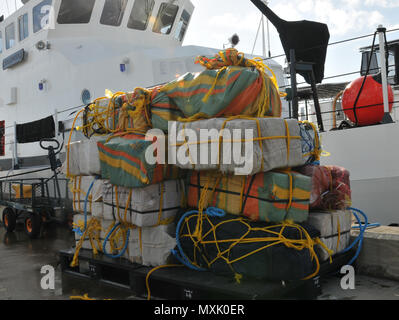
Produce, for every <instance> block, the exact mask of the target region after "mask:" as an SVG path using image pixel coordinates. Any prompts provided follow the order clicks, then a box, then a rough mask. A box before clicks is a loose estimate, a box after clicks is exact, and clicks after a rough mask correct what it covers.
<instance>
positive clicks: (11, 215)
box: [3, 208, 17, 232]
mask: <svg viewBox="0 0 399 320" xmlns="http://www.w3.org/2000/svg"><path fill="white" fill-rule="evenodd" d="M3 224H4V228H6V230H7V232H13V231H14V230H15V227H16V226H17V215H16V213H15V212H14V210H13V209H11V208H5V209H4V211H3Z"/></svg>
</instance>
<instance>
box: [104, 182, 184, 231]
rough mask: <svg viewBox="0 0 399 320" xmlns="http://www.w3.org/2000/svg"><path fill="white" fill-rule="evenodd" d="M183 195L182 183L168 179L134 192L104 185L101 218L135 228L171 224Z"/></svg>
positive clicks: (129, 189)
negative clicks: (121, 222)
mask: <svg viewBox="0 0 399 320" xmlns="http://www.w3.org/2000/svg"><path fill="white" fill-rule="evenodd" d="M183 195H184V184H183V181H182V180H168V181H165V182H162V183H159V184H154V185H150V186H147V187H143V188H134V189H131V188H124V187H117V186H113V185H112V184H110V183H108V184H106V185H105V187H104V190H103V199H104V219H107V220H120V219H122V221H125V220H126V222H128V223H131V224H133V225H136V226H138V227H151V226H156V225H159V224H162V223H165V222H167V221H173V220H174V217H175V216H176V213H177V212H178V211H179V209H180V206H181V201H182V197H183ZM118 208H119V209H118ZM125 213H126V219H125Z"/></svg>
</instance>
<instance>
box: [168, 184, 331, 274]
mask: <svg viewBox="0 0 399 320" xmlns="http://www.w3.org/2000/svg"><path fill="white" fill-rule="evenodd" d="M216 185H217V183H216V184H215V186H216ZM215 186H214V187H213V190H212V188H211V187H210V186H209V183H208V184H207V185H205V186H204V190H203V191H202V193H201V198H200V201H199V208H198V211H197V210H194V211H190V212H188V213H186V214H184V215H183V216H182V217H181V218H180V220H179V223H178V225H177V230H176V239H177V250H176V251H174V255H175V257H176V258H177V259H178V260H179V261H180V262H182V263H183V264H184V265H186V266H188V267H189V268H191V269H194V270H199V271H204V270H208V269H210V270H212V271H215V272H217V273H225V274H229V273H230V274H233V275H234V277H235V279H236V280H237V282H240V281H241V279H242V278H243V277H244V276H248V277H251V278H259V279H270V280H300V279H302V280H308V279H311V278H313V277H314V276H316V275H317V274H318V273H319V271H320V262H319V258H318V256H317V254H316V252H315V246H317V245H320V246H321V247H322V248H323V249H324V250H325V251H326V252H327V253H328V255H329V256H330V262H332V254H333V252H332V251H331V250H330V249H328V248H327V246H326V245H325V244H324V243H323V242H322V241H321V240H320V238H319V237H320V233H319V231H318V230H316V229H314V228H312V227H310V226H308V227H307V228H305V227H304V226H301V225H299V224H295V223H293V222H291V221H284V222H282V223H279V224H270V223H260V222H253V221H250V220H249V219H246V218H245V217H235V216H227V215H226V214H225V212H224V211H223V210H221V209H218V208H213V207H208V208H207V209H205V207H206V206H207V198H208V196H209V194H208V190H211V193H213V192H215ZM290 198H291V199H292V192H291V196H290ZM291 203H292V200H291V201H289V203H288V205H287V210H288V209H289V207H290V205H291ZM251 265H255V266H257V267H256V268H255V269H254V268H253V267H251ZM293 266H295V268H293Z"/></svg>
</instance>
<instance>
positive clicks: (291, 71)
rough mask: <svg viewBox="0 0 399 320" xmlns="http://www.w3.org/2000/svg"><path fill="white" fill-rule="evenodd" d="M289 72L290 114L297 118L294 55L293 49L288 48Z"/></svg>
mask: <svg viewBox="0 0 399 320" xmlns="http://www.w3.org/2000/svg"><path fill="white" fill-rule="evenodd" d="M290 74H291V89H292V116H293V118H294V119H297V120H298V118H299V117H298V88H297V81H296V56H295V50H293V49H291V50H290Z"/></svg>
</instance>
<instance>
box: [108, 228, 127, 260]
mask: <svg viewBox="0 0 399 320" xmlns="http://www.w3.org/2000/svg"><path fill="white" fill-rule="evenodd" d="M120 225H121V223H120V222H118V223H117V224H116V225H115V226H114V227H113V228H112V230H111V231H110V232H108V234H107V236H106V237H105V240H104V243H103V252H104V254H105V255H106V256H107V257H109V258H112V259H117V258H120V257H122V256H123V255H124V254H125V252H126V250H127V245H128V243H129V237H130V229H128V230H127V236H126V239H125V244H124V246H123V249H122V251H121V252H119V254H117V255H112V254H109V253H108V252H107V242H108V241H109V237H110V236H111V234H112V233H113V232H114V231H115V230H116V228H118V227H119V226H120Z"/></svg>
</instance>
